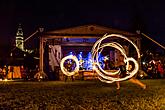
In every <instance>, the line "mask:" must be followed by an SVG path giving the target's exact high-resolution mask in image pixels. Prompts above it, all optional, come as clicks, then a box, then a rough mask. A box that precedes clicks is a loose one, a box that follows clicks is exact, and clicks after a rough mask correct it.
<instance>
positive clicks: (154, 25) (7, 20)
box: [0, 0, 165, 47]
mask: <svg viewBox="0 0 165 110" xmlns="http://www.w3.org/2000/svg"><path fill="white" fill-rule="evenodd" d="M164 10H165V2H163V0H162V1H159V0H155V1H151V0H106V1H105V0H97V1H96V0H95V1H94V0H88V1H85V0H83V1H80V0H52V1H51V0H26V1H25V0H17V1H12V0H10V2H7V0H4V1H0V14H1V17H0V47H5V46H8V45H10V44H11V43H13V39H14V38H15V33H16V30H17V27H18V24H19V23H21V24H22V28H23V31H24V36H25V38H26V37H27V36H29V35H30V34H32V33H33V32H34V31H35V30H36V29H37V28H38V27H40V26H42V27H44V28H45V31H47V30H54V29H59V28H66V27H73V26H79V25H84V24H98V25H102V26H107V27H112V28H116V29H121V30H126V31H129V32H136V29H140V30H141V32H144V33H145V34H147V35H148V36H150V37H151V38H153V39H155V40H156V41H158V42H159V43H161V44H162V45H165V39H164V38H165V13H164ZM146 43H148V42H146ZM155 46H156V45H155Z"/></svg>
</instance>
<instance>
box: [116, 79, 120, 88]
mask: <svg viewBox="0 0 165 110" xmlns="http://www.w3.org/2000/svg"><path fill="white" fill-rule="evenodd" d="M116 85H117V88H116V89H117V90H119V89H120V82H119V81H116Z"/></svg>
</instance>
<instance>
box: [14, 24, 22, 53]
mask: <svg viewBox="0 0 165 110" xmlns="http://www.w3.org/2000/svg"><path fill="white" fill-rule="evenodd" d="M15 42H16V47H17V48H19V49H21V50H22V51H24V38H23V31H22V27H21V24H19V26H18V29H17V33H16V40H15Z"/></svg>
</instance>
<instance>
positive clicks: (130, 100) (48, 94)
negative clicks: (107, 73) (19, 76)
mask: <svg viewBox="0 0 165 110" xmlns="http://www.w3.org/2000/svg"><path fill="white" fill-rule="evenodd" d="M141 81H142V82H144V83H145V84H147V89H146V90H143V89H141V88H140V87H139V86H137V85H135V84H132V83H130V82H129V81H124V82H121V89H120V90H119V91H117V90H116V84H115V83H112V84H106V83H102V82H100V81H74V82H71V81H68V82H62V81H46V82H20V81H19V82H15V81H14V82H13V81H8V82H4V81H1V82H0V109H4V110H8V109H12V110H13V109H16V110H135V109H136V110H144V109H145V110H165V79H154V80H141Z"/></svg>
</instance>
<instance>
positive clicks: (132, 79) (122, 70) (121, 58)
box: [116, 55, 146, 90]
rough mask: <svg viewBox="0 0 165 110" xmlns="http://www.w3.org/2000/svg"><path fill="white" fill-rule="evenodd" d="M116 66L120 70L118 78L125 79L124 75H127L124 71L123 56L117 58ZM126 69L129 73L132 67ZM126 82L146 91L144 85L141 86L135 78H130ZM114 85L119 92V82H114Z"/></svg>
mask: <svg viewBox="0 0 165 110" xmlns="http://www.w3.org/2000/svg"><path fill="white" fill-rule="evenodd" d="M117 66H118V67H119V68H120V71H121V73H120V75H119V76H118V77H119V78H120V77H125V76H126V75H128V74H126V73H127V70H126V64H125V62H124V56H123V55H120V56H119V62H118V64H117ZM128 69H129V71H131V69H132V65H129V68H128ZM128 81H130V82H131V83H134V84H136V85H139V86H140V87H141V88H143V89H146V85H145V84H143V83H142V82H141V81H139V80H138V79H136V78H135V76H134V77H132V78H130V79H128ZM116 84H117V88H116V89H117V90H119V89H120V82H119V81H116Z"/></svg>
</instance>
